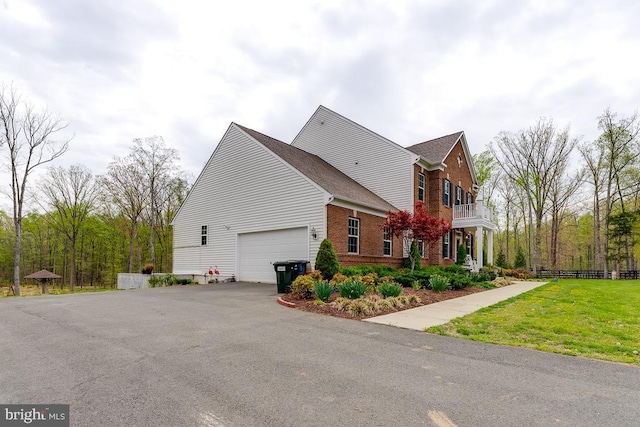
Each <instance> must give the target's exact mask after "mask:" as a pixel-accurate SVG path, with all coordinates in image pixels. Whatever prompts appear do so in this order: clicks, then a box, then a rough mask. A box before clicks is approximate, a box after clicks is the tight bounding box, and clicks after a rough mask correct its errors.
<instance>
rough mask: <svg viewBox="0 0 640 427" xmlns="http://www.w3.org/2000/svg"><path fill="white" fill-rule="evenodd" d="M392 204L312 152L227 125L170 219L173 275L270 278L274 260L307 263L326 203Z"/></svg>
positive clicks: (367, 207) (369, 207) (372, 207)
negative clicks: (215, 270) (213, 272)
mask: <svg viewBox="0 0 640 427" xmlns="http://www.w3.org/2000/svg"><path fill="white" fill-rule="evenodd" d="M328 204H335V205H339V206H346V207H348V208H350V209H358V210H361V211H368V212H372V213H374V214H376V215H379V216H382V217H384V216H385V212H387V211H388V210H390V209H395V208H394V207H393V206H392V205H391V204H389V203H388V202H386V201H385V200H383V199H381V198H380V197H378V196H376V195H375V194H374V193H372V192H371V191H369V190H368V189H366V188H364V187H362V186H361V185H359V184H358V183H356V182H355V181H353V180H352V179H350V178H349V177H348V176H346V175H345V174H343V173H342V172H340V171H339V170H337V169H336V168H334V167H333V166H331V165H329V164H328V163H327V162H325V161H323V160H322V159H320V158H319V157H318V156H315V155H313V154H310V153H307V152H305V151H303V150H300V149H298V148H295V147H292V146H291V145H289V144H285V143H284V142H281V141H277V140H275V139H273V138H270V137H268V136H266V135H263V134H261V133H259V132H256V131H253V130H251V129H247V128H244V127H242V126H240V125H237V124H235V123H233V124H231V126H230V127H229V129H228V130H227V132H226V134H225V135H224V136H223V138H222V140H221V141H220V143H219V144H218V146H217V148H216V149H215V151H214V153H213V155H212V156H211V158H210V159H209V161H208V163H207V164H206V166H205V167H204V170H203V171H202V173H201V174H200V176H199V177H198V179H197V181H196V183H195V184H194V186H193V188H192V190H191V191H190V193H189V195H188V196H187V198H186V200H185V201H184V203H183V204H182V206H181V207H180V210H179V211H178V213H177V214H176V217H175V219H174V221H173V226H174V255H173V272H174V273H175V274H205V273H206V272H207V271H208V270H209V268H210V267H211V266H217V268H218V270H219V271H220V276H221V277H223V278H226V277H231V276H235V277H236V278H237V279H238V280H244V281H254V282H267V283H275V280H276V275H275V271H274V268H273V262H274V261H286V260H289V259H298V260H308V261H311V263H312V264H313V262H314V260H315V257H316V253H317V250H318V248H319V246H320V242H321V241H322V239H323V238H324V237H326V235H327V234H326V230H327V224H326V222H327V214H326V205H328Z"/></svg>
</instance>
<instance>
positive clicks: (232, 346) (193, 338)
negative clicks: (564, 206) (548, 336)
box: [0, 283, 640, 427]
mask: <svg viewBox="0 0 640 427" xmlns="http://www.w3.org/2000/svg"><path fill="white" fill-rule="evenodd" d="M638 402H640V369H638V368H637V367H635V366H628V365H622V364H614V363H606V362H598V361H592V360H587V359H580V358H573V357H567V356H559V355H553V354H547V353H542V352H536V351H529V350H523V349H517V348H509V347H502V346H492V345H486V344H482V343H476V342H470V341H464V340H459V339H454V338H446V337H439V336H433V335H428V334H425V333H421V332H417V331H410V330H403V329H398V328H394V327H389V326H384V325H377V324H371V323H365V322H357V321H352V320H345V319H336V318H331V317H327V316H322V315H316V314H309V313H303V312H300V311H298V310H294V309H290V308H286V307H282V306H280V305H278V304H276V287H275V285H260V284H246V283H231V284H216V285H203V286H182V287H173V288H162V289H148V290H137V291H118V292H108V293H96V294H76V295H62V296H42V297H30V298H8V299H2V300H0V403H3V404H7V403H18V404H27V403H30V404H32V403H67V404H70V405H71V425H73V426H101V425H104V426H172V427H175V426H215V427H220V426H289V425H290V426H316V425H317V426H327V425H330V426H338V425H345V426H346V425H348V426H360V425H362V426H364V425H371V426H414V425H427V426H429V425H431V426H445V425H446V426H455V425H458V426H507V425H527V426H605V425H611V426H613V425H615V426H635V425H637V423H638V420H639V419H640V405H638Z"/></svg>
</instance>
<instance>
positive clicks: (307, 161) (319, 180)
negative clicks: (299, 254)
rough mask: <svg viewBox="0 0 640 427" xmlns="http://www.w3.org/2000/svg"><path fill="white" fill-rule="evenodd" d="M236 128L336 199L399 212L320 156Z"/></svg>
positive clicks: (244, 128) (247, 130)
mask: <svg viewBox="0 0 640 427" xmlns="http://www.w3.org/2000/svg"><path fill="white" fill-rule="evenodd" d="M235 125H236V126H238V128H240V129H241V130H242V131H244V132H245V133H246V134H247V135H249V136H250V137H251V138H253V139H254V140H256V141H257V142H259V143H260V144H262V145H264V146H265V147H266V148H267V149H268V150H270V151H271V152H273V153H274V154H275V155H277V156H278V157H280V158H281V159H282V160H284V161H285V162H287V163H288V164H289V165H291V166H292V167H293V168H295V169H296V170H298V171H299V172H300V173H302V174H303V175H304V176H306V177H307V178H308V179H310V180H311V181H312V182H314V183H316V184H317V185H318V186H319V187H321V188H323V189H324V190H325V191H326V192H328V193H329V194H331V195H332V196H334V197H335V198H338V199H341V200H345V201H350V202H355V203H358V204H362V205H364V206H368V207H371V208H375V209H379V210H382V211H389V210H391V211H397V210H398V209H397V208H396V207H395V206H393V205H392V204H391V203H389V202H387V201H386V200H384V199H383V198H381V197H380V196H378V195H376V194H375V193H374V192H372V191H371V190H369V189H367V188H366V187H364V186H362V185H360V184H358V183H357V182H356V181H354V180H353V179H351V178H349V177H348V176H347V175H345V174H344V173H342V172H340V171H339V170H338V169H336V168H335V167H333V166H331V165H330V164H329V163H327V162H325V161H324V160H322V159H321V158H320V157H318V156H316V155H314V154H311V153H308V152H306V151H304V150H301V149H299V148H297V147H294V146H292V145H290V144H287V143H285V142H282V141H279V140H277V139H275V138H272V137H270V136H268V135H265V134H263V133H260V132H258V131H255V130H253V129H249V128H246V127H244V126H241V125H239V124H237V123H236V124H235Z"/></svg>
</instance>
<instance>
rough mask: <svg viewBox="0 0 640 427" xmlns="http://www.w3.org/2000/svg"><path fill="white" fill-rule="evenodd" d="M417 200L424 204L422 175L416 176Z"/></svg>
mask: <svg viewBox="0 0 640 427" xmlns="http://www.w3.org/2000/svg"><path fill="white" fill-rule="evenodd" d="M418 200H420V201H421V202H424V174H423V173H419V174H418Z"/></svg>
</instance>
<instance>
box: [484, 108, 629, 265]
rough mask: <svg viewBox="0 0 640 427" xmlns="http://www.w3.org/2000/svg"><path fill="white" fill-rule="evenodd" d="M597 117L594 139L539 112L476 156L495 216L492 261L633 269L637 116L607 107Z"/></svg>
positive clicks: (501, 134)
mask: <svg viewBox="0 0 640 427" xmlns="http://www.w3.org/2000/svg"><path fill="white" fill-rule="evenodd" d="M597 123H598V129H599V132H600V135H599V136H598V138H597V139H596V140H595V141H580V140H579V139H578V138H577V137H575V136H572V134H571V132H570V129H569V127H568V126H567V127H559V126H558V125H556V124H555V123H554V122H553V120H551V119H547V118H541V119H539V120H538V121H537V122H536V123H535V124H533V125H532V126H530V127H529V128H526V129H522V130H519V131H517V132H509V131H503V132H500V133H499V134H498V135H497V136H496V137H495V138H494V139H493V141H492V142H491V143H490V145H489V149H488V150H487V151H485V152H483V153H481V154H479V155H476V156H474V159H475V161H476V168H477V170H478V179H479V183H480V184H481V189H480V194H481V195H483V196H484V198H485V200H486V201H487V202H488V203H489V204H490V205H491V206H492V207H493V208H494V209H495V210H496V212H497V214H498V218H499V232H498V235H497V238H496V239H495V244H496V247H495V248H494V253H498V257H497V261H496V263H497V264H503V265H501V266H513V265H514V264H517V265H516V266H517V267H526V268H528V269H529V270H530V271H532V272H533V273H534V274H535V273H537V271H538V270H540V269H548V270H557V269H570V270H577V269H580V270H598V271H603V272H604V275H605V277H607V275H608V274H609V273H610V272H611V271H617V272H618V273H619V272H620V270H621V269H622V270H636V269H637V254H636V252H637V249H638V248H637V239H636V236H637V233H638V227H639V225H640V224H639V222H638V219H639V217H640V205H639V204H638V203H639V201H640V200H639V197H640V162H639V159H640V140H639V134H640V119H639V118H638V115H637V113H634V114H632V115H630V116H619V115H618V114H617V113H615V112H612V111H611V110H609V109H607V110H605V111H604V112H603V114H602V115H601V116H600V117H598V122H597ZM518 253H520V254H521V255H522V254H525V256H524V257H522V256H521V257H520V260H519V262H516V258H517V255H518ZM522 264H525V265H522Z"/></svg>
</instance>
